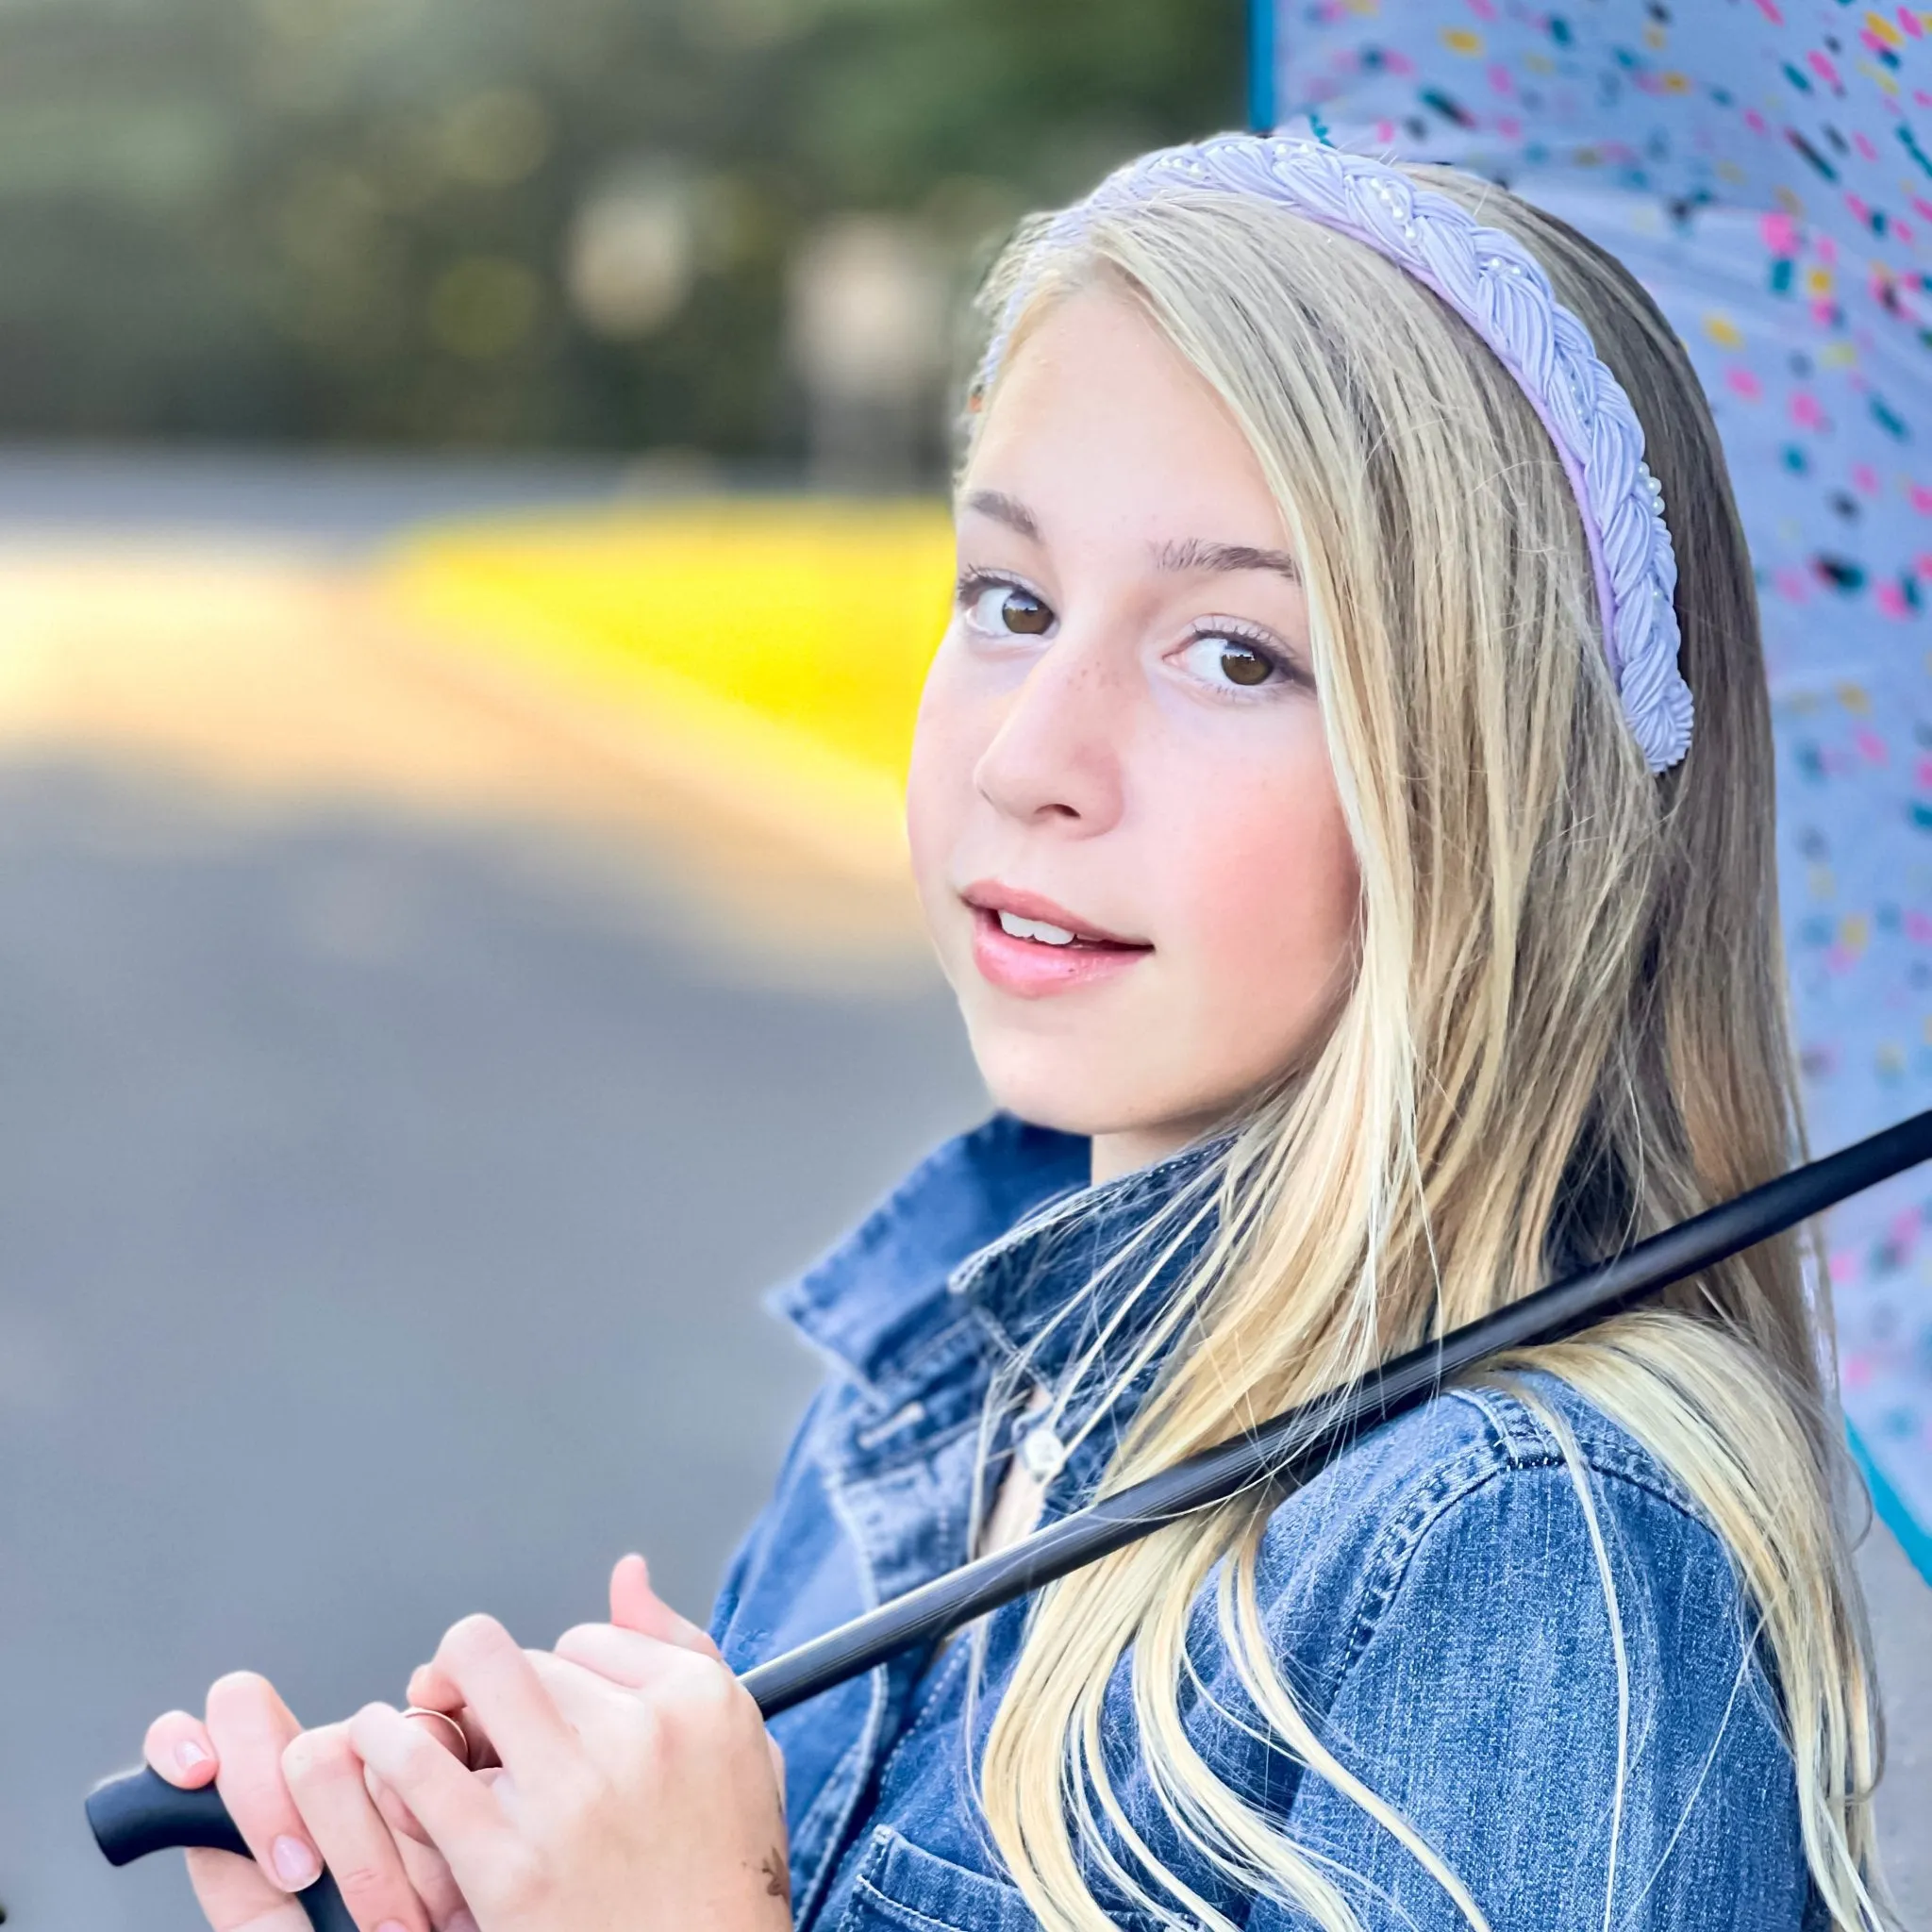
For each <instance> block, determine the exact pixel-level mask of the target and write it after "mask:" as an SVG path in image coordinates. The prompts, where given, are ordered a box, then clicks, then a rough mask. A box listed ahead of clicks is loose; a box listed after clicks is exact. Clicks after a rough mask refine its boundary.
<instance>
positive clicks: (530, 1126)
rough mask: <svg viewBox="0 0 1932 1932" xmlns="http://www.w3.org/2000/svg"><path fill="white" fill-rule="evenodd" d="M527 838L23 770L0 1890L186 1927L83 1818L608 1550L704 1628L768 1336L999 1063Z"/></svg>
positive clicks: (1, 1005)
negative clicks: (258, 1695) (269, 1698)
mask: <svg viewBox="0 0 1932 1932" xmlns="http://www.w3.org/2000/svg"><path fill="white" fill-rule="evenodd" d="M702 941H703V935H702V934H701V933H700V934H697V935H692V934H691V933H689V932H680V931H677V930H675V929H671V928H670V927H668V926H666V925H664V924H656V923H654V921H653V919H652V916H651V912H650V908H649V903H648V901H647V900H646V899H644V898H643V897H641V895H637V894H629V893H625V892H624V891H619V890H618V889H617V888H616V887H615V885H614V884H613V883H612V882H611V881H610V880H609V879H608V878H606V879H605V880H604V881H603V882H602V883H601V884H600V883H597V882H596V881H595V880H594V878H593V875H592V874H591V873H590V872H588V871H586V870H585V868H584V867H583V866H582V865H581V864H580V863H577V862H575V861H574V860H573V859H571V858H569V857H568V856H567V855H560V854H558V853H556V852H555V851H553V850H546V849H545V848H544V847H543V846H542V845H541V841H532V842H531V843H529V844H527V845H525V846H524V847H522V848H518V847H517V846H515V845H514V844H506V843H505V842H504V841H502V840H501V839H497V840H493V841H490V842H489V843H487V844H478V843H466V842H465V841H463V840H462V839H461V838H459V837H456V836H453V835H448V834H444V835H440V836H439V835H431V834H427V833H422V832H411V831H409V830H408V829H404V828H398V827H396V826H394V825H384V826H377V825H375V824H366V823H365V824H358V823H356V822H354V821H353V820H351V819H347V818H342V819H339V820H337V821H335V822H322V823H315V824H308V825H307V826H305V827H303V828H301V829H299V830H295V829H287V830H283V831H280V832H276V833H273V834H269V835H262V834H259V833H256V834H247V835H238V834H236V833H235V832H234V831H233V830H232V829H230V828H229V826H228V825H227V824H225V822H224V821H223V820H222V819H221V818H220V817H209V816H202V815H200V814H198V813H197V812H196V810H195V809H194V808H193V806H192V802H191V801H184V800H180V799H170V798H168V797H166V796H162V795H158V794H156V793H155V792H153V791H147V790H143V789H142V788H140V787H133V788H120V787H116V786H114V785H112V784H108V783H104V782H103V781H101V780H99V779H97V778H90V777H87V776H85V775H82V774H76V773H74V772H71V771H63V770H58V769H46V770H40V771H15V772H13V773H11V774H8V775H6V776H5V777H4V778H0V1069H4V1074H0V1245H4V1251H5V1253H6V1256H7V1266H6V1269H5V1274H4V1280H0V1458H4V1463H5V1467H6V1471H7V1474H6V1480H5V1483H4V1486H0V1570H4V1574H5V1577H6V1586H5V1588H4V1589H0V1657H5V1659H6V1667H5V1670H4V1673H0V1900H4V1901H5V1903H6V1906H7V1907H8V1915H9V1917H8V1924H9V1927H14V1926H18V1927H25V1928H33V1932H41V1928H49V1932H51V1928H58V1932H136V1928H139V1932H188V1928H189V1927H191V1926H192V1925H193V1924H195V1923H197V1921H196V1919H195V1917H194V1915H193V1914H192V1911H191V1909H190V1906H189V1902H188V1897H187V1893H186V1890H185V1885H184V1881H183V1878H182V1875H181V1874H180V1871H179V1869H178V1861H176V1860H174V1859H168V1860H165V1861H163V1860H156V1861H154V1862H153V1864H152V1866H151V1867H149V1868H143V1869H137V1870H134V1871H131V1872H128V1873H126V1874H114V1873H110V1872H109V1871H108V1868H107V1867H106V1866H105V1865H104V1864H102V1863H101V1862H100V1860H99V1858H98V1857H97V1856H96V1855H95V1854H94V1853H93V1851H92V1847H91V1845H90V1843H89V1841H88V1840H87V1837H86V1833H85V1829H84V1826H83V1824H82V1819H81V1813H80V1808H79V1803H78V1800H79V1797H80V1794H81V1793H82V1791H83V1790H85V1788H86V1786H87V1785H88V1784H89V1783H90V1782H92V1779H93V1778H94V1777H95V1776H96V1775H98V1774H100V1773H102V1772H103V1771H105V1770H108V1769H110V1768H112V1767H113V1766H115V1765H116V1764H118V1763H121V1762H124V1761H125V1760H126V1759H127V1758H128V1757H129V1754H130V1752H131V1751H132V1750H133V1749H134V1748H136V1747H137V1746H138V1742H139V1737H140V1732H141V1728H142V1724H144V1722H145V1720H146V1718H147V1716H148V1715H150V1714H152V1713H153V1712H155V1711H158V1710H160V1709H162V1708H164V1707H167V1706H168V1705H170V1704H174V1703H176V1702H180V1701H183V1700H188V1699H193V1698H195V1697H196V1696H198V1694H199V1692H200V1691H201V1690H202V1689H203V1688H204V1687H205V1686H206V1685H207V1683H208V1680H209V1679H210V1678H211V1677H212V1676H214V1675H215V1674H218V1673H219V1672H221V1671H222V1670H225V1669H229V1668H234V1667H237V1666H240V1665H249V1666H252V1667H255V1668H258V1669H260V1670H263V1671H266V1672H269V1673H270V1674H273V1675H274V1676H275V1679H276V1680H277V1682H280V1683H284V1684H286V1686H287V1690H288V1692H289V1695H290V1696H291V1700H292V1701H293V1703H294V1704H295V1707H296V1708H297V1710H298V1711H300V1712H303V1713H308V1714H314V1715H317V1716H325V1715H336V1714H339V1713H341V1712H343V1711H346V1710H348V1709H351V1708H353V1707H354V1706H355V1705H356V1704H357V1703H358V1702H360V1701H362V1700H363V1699H365V1698H367V1697H369V1696H372V1695H385V1696H392V1695H395V1694H396V1693H398V1692H399V1691H400V1690H401V1687H402V1684H403V1679H404V1675H405V1674H406V1673H407V1671H408V1667H409V1665H410V1664H411V1663H413V1662H415V1661H417V1660H418V1659H419V1658H420V1657H423V1656H424V1655H425V1654H426V1650H425V1646H429V1645H432V1644H433V1642H434V1641H435V1639H436V1637H437V1636H438V1635H439V1634H440V1633H441V1630H442V1628H443V1627H444V1626H445V1625H446V1624H448V1623H449V1622H450V1621H451V1619H452V1617H453V1616H454V1615H455V1614H457V1613H458V1612H460V1611H461V1610H464V1609H467V1608H478V1607H487V1608H491V1609H493V1610H495V1611H496V1612H497V1613H498V1614H500V1615H502V1616H504V1617H505V1618H506V1619H507V1620H508V1622H509V1624H510V1625H511V1627H512V1628H513V1629H515V1630H516V1631H518V1632H519V1634H524V1635H527V1637H528V1638H529V1639H530V1640H531V1641H540V1642H541V1641H549V1640H551V1639H552V1638H554V1637H555V1636H556V1635H557V1634H558V1631H560V1630H561V1629H562V1628H563V1627H564V1626H565V1625H566V1624H570V1623H573V1622H575V1621H578V1620H580V1619H581V1618H583V1617H585V1616H589V1615H596V1614H601V1610H600V1604H601V1591H602V1587H603V1575H604V1573H605V1570H606V1567H607V1566H608V1562H609V1561H610V1560H611V1559H612V1558H613V1557H615V1556H617V1555H618V1554H621V1553H622V1551H623V1550H625V1549H626V1548H629V1547H632V1546H638V1547H641V1548H643V1549H644V1550H645V1551H646V1552H647V1553H649V1554H650V1555H651V1557H652V1558H653V1560H654V1567H655V1568H656V1570H657V1572H658V1576H659V1580H660V1583H661V1585H662V1587H663V1589H664V1590H665V1591H666V1592H667V1594H669V1595H671V1596H672V1598H673V1599H674V1601H676V1602H678V1603H680V1604H682V1605H685V1606H687V1607H690V1608H691V1610H692V1611H693V1612H695V1613H697V1614H700V1615H702V1614H703V1610H704V1607H706V1605H707V1604H708V1599H709V1594H710V1591H711V1589H712V1586H713V1584H714V1582H715V1579H716V1576H717V1574H718V1571H719V1569H720V1567H721V1565H722V1563H723V1561H724V1557H725V1555H726V1553H727V1551H728V1549H729V1546H730V1544H731V1542H732V1541H733V1540H734V1539H735V1537H736V1535H737V1534H738V1532H739V1530H740V1529H741V1526H742V1525H743V1524H744V1523H745V1522H746V1521H748V1519H749V1517H750V1515H751V1513H752V1511H753V1509H754V1508H755V1507H756V1506H757V1504H758V1501H759V1499H760V1496H761V1493H762V1491H763V1489H764V1488H765V1486H766V1485H767V1484H768V1482H769V1480H770V1476H771V1473H772V1469H773V1467H774V1461H775V1457H776V1456H777V1453H778V1451H779V1449H780V1447H781V1446H782V1443H783V1441H784V1440H785V1438H786V1436H787V1434H788V1431H789V1428H790V1424H791V1421H792V1419H793V1416H794V1413H795V1411H796V1408H797V1407H798V1405H799V1403H800V1401H801V1399H802V1397H803V1395H804V1393H805V1392H806V1391H807V1390H808V1387H809V1386H810V1384H811V1382H812V1380H813V1379H814V1373H815V1372H814V1369H813V1365H812V1363H811V1362H810V1360H809V1359H808V1357H806V1355H805V1353H804V1352H803V1351H802V1350H800V1349H797V1348H795V1347H794V1346H793V1345H792V1344H791V1342H790V1341H788V1339H787V1338H785V1337H784V1335H783V1334H782V1333H781V1331H780V1330H779V1329H778V1328H777V1326H776V1324H773V1323H771V1322H770V1321H769V1320H768V1319H766V1318H764V1317H763V1316H761V1315H760V1313H759V1312H758V1309H757V1306H756V1297H757V1294H758V1291H759V1290H760V1289H761V1288H762V1287H763V1286H765V1285H766V1284H767V1283H769V1282H770V1281H772V1280H774V1279H775V1278H776V1277H777V1276H779V1275H781V1274H785V1273H786V1272H788V1271H790V1270H792V1269H795V1268H796V1267H798V1266H800V1265H802V1264H803V1263H804V1262H805V1261H806V1260H808V1258H809V1257H810V1255H811V1253H812V1252H813V1250H814V1249H815V1248H816V1247H817V1246H819V1245H821V1244H823V1243H824V1242H825V1241H829V1240H830V1239H832V1238H833V1237H834V1236H836V1235H837V1234H838V1233H839V1232H840V1230H841V1227H842V1226H844V1225H845V1224H847V1223H849V1222H850V1220H851V1219H852V1218H853V1217H854V1215H855V1214H856V1213H857V1212H858V1210H859V1209H860V1208H862V1207H864V1206H865V1205H866V1204H867V1202H868V1200H869V1199H870V1198H871V1197H872V1196H873V1195H874V1193H875V1192H876V1191H879V1190H880V1189H881V1188H883V1187H885V1186H886V1185H888V1184H889V1183H890V1182H891V1180H892V1179H894V1178H895V1177H896V1175H897V1174H898V1172H899V1171H900V1170H901V1169H902V1168H903V1166H904V1165H905V1164H906V1163H907V1161H908V1158H910V1157H911V1156H912V1155H913V1154H915V1153H916V1152H917V1151H918V1150H919V1149H920V1148H921V1146H922V1145H923V1144H924V1143H926V1142H929V1141H932V1140H935V1139H937V1138H938V1137H940V1136H941V1135H942V1134H943V1133H945V1132H947V1131H949V1130H951V1129H952V1128H953V1127H954V1126H955V1125H956V1124H963V1123H964V1122H965V1121H967V1120H968V1119H969V1118H970V1117H971V1116H972V1115H973V1113H974V1108H975V1107H976V1106H977V1097H976V1085H975V1081H974V1074H973V1072H972V1068H971V1065H970V1062H969V1061H968V1059H967V1058H966V1056H965V1053H964V1050H963V1047H962V1045H961V1043H960V1041H959V1040H958V1036H957V1033H956V1030H955V1027H954V1025H953V1023H952V1019H951V1014H950V1010H949V1002H948V1001H947V1000H946V999H945V998H944V997H943V995H942V993H941V991H939V990H937V989H935V988H931V987H927V988H924V989H921V990H919V991H913V992H908V993H903V994H898V995H891V994H881V993H880V992H879V991H876V990H875V989H868V990H867V991H866V992H865V993H864V996H863V997H862V998H854V999H843V998H841V997H840V996H838V994H837V993H836V992H834V991H828V990H824V989H823V988H821V989H820V990H816V991H796V990H786V989H785V988H783V987H782V986H777V985H774V984H770V983H767V984H760V983H759V982H758V978H757V977H756V976H750V975H747V976H741V977H738V978H736V979H735V980H734V977H733V973H732V964H731V958H730V956H729V955H728V954H726V955H725V956H724V958H722V959H721V958H720V957H718V956H717V955H716V954H714V953H712V952H710V951H709V950H708V949H707V948H706V947H705V946H704V944H703V943H702Z"/></svg>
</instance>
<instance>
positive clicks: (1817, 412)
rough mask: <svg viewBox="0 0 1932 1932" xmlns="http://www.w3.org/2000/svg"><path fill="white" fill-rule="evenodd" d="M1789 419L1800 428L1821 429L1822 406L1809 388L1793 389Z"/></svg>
mask: <svg viewBox="0 0 1932 1932" xmlns="http://www.w3.org/2000/svg"><path fill="white" fill-rule="evenodd" d="M1791 421H1792V422H1793V423H1795V424H1796V425H1798V426H1799V428H1801V429H1823V428H1824V405H1823V404H1822V403H1820V402H1819V400H1818V398H1817V397H1816V396H1814V395H1813V394H1812V393H1811V391H1809V390H1807V389H1801V390H1795V391H1792V394H1791Z"/></svg>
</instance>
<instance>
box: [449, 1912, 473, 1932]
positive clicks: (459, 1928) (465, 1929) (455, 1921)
mask: <svg viewBox="0 0 1932 1932" xmlns="http://www.w3.org/2000/svg"><path fill="white" fill-rule="evenodd" d="M443 1932H476V1922H475V1919H473V1918H472V1917H471V1916H470V1914H469V1911H468V1909H467V1908H466V1907H462V1906H458V1907H457V1908H456V1910H455V1911H453V1912H452V1913H451V1914H450V1918H449V1924H447V1925H446V1926H445V1927H444V1928H443Z"/></svg>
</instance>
